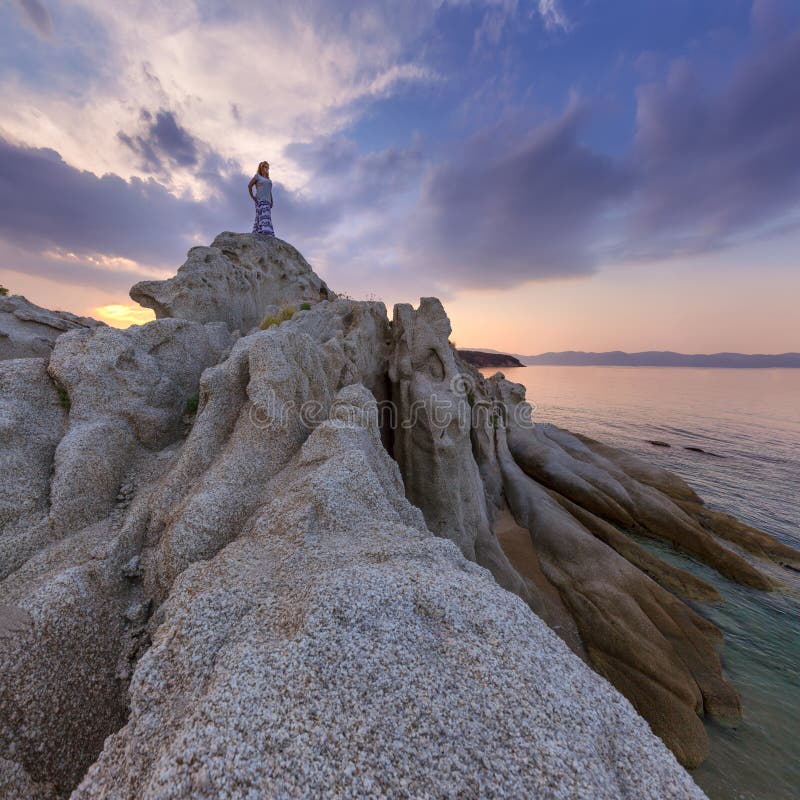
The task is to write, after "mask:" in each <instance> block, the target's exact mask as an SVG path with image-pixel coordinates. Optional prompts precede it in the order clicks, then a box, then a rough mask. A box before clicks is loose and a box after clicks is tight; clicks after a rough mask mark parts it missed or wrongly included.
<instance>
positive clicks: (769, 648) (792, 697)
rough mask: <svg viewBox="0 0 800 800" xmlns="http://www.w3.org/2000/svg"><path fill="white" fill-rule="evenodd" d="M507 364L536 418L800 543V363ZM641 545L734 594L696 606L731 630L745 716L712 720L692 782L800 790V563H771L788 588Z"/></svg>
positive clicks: (763, 799) (730, 654) (785, 794)
mask: <svg viewBox="0 0 800 800" xmlns="http://www.w3.org/2000/svg"><path fill="white" fill-rule="evenodd" d="M496 371H497V370H494V369H485V370H482V372H483V374H484V375H490V374H493V373H494V372H496ZM503 372H504V374H505V376H506V378H508V380H510V381H514V382H516V383H521V384H523V385H524V386H525V388H526V392H527V398H528V401H529V403H530V404H531V406H532V407H533V419H534V420H535V421H537V422H552V423H555V424H556V425H559V426H561V427H564V428H567V429H569V430H571V431H574V432H577V433H583V434H586V435H587V436H590V437H592V438H594V439H598V440H600V441H602V442H605V443H607V444H611V445H614V446H616V447H621V448H624V449H626V450H629V451H630V452H632V453H635V454H637V455H639V456H642V457H644V458H646V459H648V460H649V461H650V462H652V463H654V464H658V465H659V466H661V467H664V468H666V469H668V470H671V471H673V472H675V473H677V474H678V475H680V476H681V477H683V478H684V479H685V480H686V481H687V482H688V483H689V484H690V485H691V486H692V487H693V488H694V489H695V490H696V491H697V492H698V494H699V495H700V496H701V497H702V498H703V499H704V500H705V502H706V503H707V504H708V505H709V506H711V507H712V508H716V509H720V510H722V511H727V512H728V513H731V514H734V515H735V516H737V517H738V518H739V519H741V520H742V521H744V522H747V523H748V524H750V525H753V526H755V527H757V528H760V529H761V530H762V531H765V532H767V533H769V534H771V535H772V536H774V537H775V538H777V539H779V540H780V541H782V542H784V543H786V544H788V545H790V546H793V547H795V548H797V549H800V369H707V368H696V367H695V368H692V367H688V368H683V367H558V366H535V367H524V368H515V369H508V368H507V369H504V370H503ZM650 440H657V441H661V442H665V443H666V444H668V445H669V447H663V446H654V445H652V444H650ZM690 447H691V448H699V450H702V451H703V452H698V451H697V450H689V449H687V448H690ZM639 541H640V542H641V543H642V544H645V545H646V546H647V547H648V548H649V549H650V550H651V551H652V552H654V553H656V554H657V555H659V556H661V557H662V558H665V559H666V560H668V561H670V562H672V563H674V564H676V565H678V566H681V567H683V568H684V569H687V570H688V571H690V572H692V573H694V574H695V575H698V576H700V577H701V578H704V579H705V580H706V581H708V582H709V583H711V584H713V585H714V586H716V588H717V589H718V590H719V592H720V594H721V595H722V596H723V598H724V602H722V603H717V604H692V605H693V607H694V608H695V609H696V610H697V611H698V612H699V613H701V614H702V615H703V616H705V617H706V618H707V619H709V620H711V621H712V622H713V623H715V624H716V625H717V626H718V627H719V628H721V629H722V631H723V633H724V635H725V645H724V649H723V651H722V664H723V669H724V670H725V674H726V675H727V677H728V679H729V680H730V681H731V682H732V683H733V685H734V686H735V687H736V688H737V690H738V691H739V693H740V695H741V699H742V706H743V709H744V715H743V718H742V720H741V721H740V722H739V723H738V724H736V725H735V726H724V725H721V724H718V723H714V722H708V723H707V730H708V733H709V736H710V740H711V755H710V757H709V759H708V760H707V761H706V762H705V763H704V764H703V765H701V766H700V767H699V768H698V769H696V770H694V771H693V772H692V775H693V777H694V779H695V780H696V781H697V783H698V784H699V785H700V786H701V787H702V788H703V790H704V791H705V792H706V793H707V794H708V796H709V797H710V798H711V799H712V800H797V798H800V573H798V572H795V571H793V570H789V569H785V568H782V567H778V566H774V567H772V566H770V570H771V574H773V575H774V576H776V577H779V578H780V579H781V580H782V581H783V582H784V583H785V585H786V589H785V591H782V592H770V593H766V592H760V591H756V590H753V589H748V588H747V587H744V586H740V585H738V584H736V583H734V582H732V581H730V580H728V579H726V578H724V577H722V576H721V575H719V574H718V573H716V572H715V571H714V570H713V569H710V568H709V567H707V566H705V565H704V564H702V563H700V562H698V561H696V560H694V559H693V558H691V557H690V556H686V555H684V554H682V553H679V552H676V551H675V550H674V549H672V548H671V547H670V546H668V545H666V544H660V543H656V542H652V541H649V540H639ZM753 560H754V562H755V563H759V564H761V565H762V566H763V565H764V564H763V562H758V560H757V559H753Z"/></svg>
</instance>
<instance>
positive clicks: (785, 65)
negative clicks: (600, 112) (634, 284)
mask: <svg viewBox="0 0 800 800" xmlns="http://www.w3.org/2000/svg"><path fill="white" fill-rule="evenodd" d="M798 75H800V34H794V35H792V36H790V37H787V38H784V39H783V40H781V41H778V42H776V41H772V42H771V44H770V46H769V48H768V49H765V50H764V51H762V52H760V53H758V54H756V55H754V56H753V57H751V58H750V59H749V60H747V61H746V62H744V63H743V64H741V65H740V66H739V68H738V69H737V71H736V73H735V74H734V76H733V77H732V79H731V81H730V82H729V83H728V85H727V86H725V87H724V88H723V89H722V90H721V91H720V92H718V93H712V92H710V91H708V90H707V89H706V88H705V87H704V86H703V83H702V80H701V79H700V77H699V76H698V75H697V74H696V72H695V71H694V70H693V69H692V67H691V65H689V64H688V63H686V62H679V63H677V64H675V65H673V68H672V70H671V73H670V76H669V78H668V80H667V81H666V82H665V83H663V84H655V83H651V84H648V85H646V86H643V87H641V88H640V90H639V94H638V119H637V134H636V140H635V145H634V150H633V154H632V156H631V161H632V166H633V169H634V170H635V171H636V173H637V176H638V184H639V187H640V188H639V191H638V192H637V193H636V195H635V197H634V209H635V210H634V213H633V218H632V220H631V227H630V233H631V236H632V241H631V247H632V250H633V252H632V253H630V255H631V256H632V257H635V258H642V257H644V258H647V257H653V258H664V257H668V256H671V255H674V254H679V253H686V252H703V251H709V250H715V249H719V248H723V247H726V246H727V245H729V244H731V243H732V242H733V241H734V240H739V239H741V238H742V237H748V236H752V235H756V234H757V233H759V231H761V230H763V228H764V227H765V226H767V227H769V226H770V225H771V224H773V223H780V222H781V221H782V220H784V218H785V217H786V216H787V215H791V214H792V212H796V211H797V209H798V197H799V196H800V195H798V191H799V190H800V148H798V144H797V143H798V142H800V82H799V81H798V79H797V76H798Z"/></svg>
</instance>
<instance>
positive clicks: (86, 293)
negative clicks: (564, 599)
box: [0, 0, 800, 354]
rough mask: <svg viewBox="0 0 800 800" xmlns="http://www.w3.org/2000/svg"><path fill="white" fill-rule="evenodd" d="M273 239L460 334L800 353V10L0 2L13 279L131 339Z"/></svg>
mask: <svg viewBox="0 0 800 800" xmlns="http://www.w3.org/2000/svg"><path fill="white" fill-rule="evenodd" d="M263 159H266V160H268V161H269V162H270V164H271V176H272V178H273V181H274V192H273V194H274V198H275V206H274V209H273V221H274V224H275V229H276V233H277V235H278V236H280V237H281V238H282V239H285V240H287V241H289V242H291V243H292V244H294V245H295V246H296V247H297V248H298V249H299V250H300V251H301V252H302V253H303V254H304V255H305V256H306V258H308V260H309V261H310V262H311V263H312V265H313V266H314V268H315V269H316V270H317V272H318V273H319V274H320V275H321V276H322V277H324V278H325V280H326V281H327V282H328V284H329V285H330V286H331V288H332V289H334V291H340V292H345V293H347V294H349V295H350V296H352V297H354V298H356V299H380V300H383V301H384V302H385V303H386V304H387V306H389V307H390V313H391V305H392V304H393V303H396V302H411V303H414V304H416V303H417V302H418V299H419V297H421V296H430V295H435V296H438V297H440V298H441V299H442V301H443V302H444V303H445V306H446V308H447V310H448V313H449V314H450V318H451V320H452V323H453V339H454V340H455V341H456V342H457V344H458V346H461V347H487V348H494V349H497V350H504V351H508V352H514V353H521V354H533V353H540V352H545V351H550V350H570V349H574V350H595V351H598V350H613V349H620V350H628V351H634V350H653V349H655V350H667V349H668V350H678V351H681V352H693V353H697V352H718V351H738V352H746V353H757V352H762V353H763V352H786V351H800V312H798V300H800V3H798V2H796V0H615V1H614V2H612V3H609V2H601V0H404V2H402V3H398V2H396V1H394V0H375V2H367V0H347V2H345V1H344V0H327V2H323V1H322V0H294V2H292V3H285V2H278V1H277V0H265V2H259V3H255V2H240V1H237V0H234V1H233V2H227V3H222V2H217V1H216V0H208V1H203V2H200V1H199V0H196V1H190V0H174V1H173V2H170V3H169V4H164V3H162V2H161V0H158V1H156V0H132V1H131V2H128V3H125V4H116V3H114V4H111V3H108V2H107V1H106V0H71V2H61V0H4V2H2V3H0V284H2V285H4V286H6V287H7V288H8V289H9V290H10V291H12V292H14V293H18V294H24V295H25V296H27V297H28V299H30V300H31V301H33V302H35V303H38V304H39V305H43V306H46V307H49V308H63V309H67V310H70V311H73V312H76V313H80V314H90V315H92V316H95V317H98V318H101V319H103V320H105V321H106V322H109V323H111V324H116V325H120V326H125V325H128V324H131V323H141V322H144V321H146V320H148V319H150V318H152V314H151V312H147V311H144V310H143V309H140V308H139V307H138V306H136V304H135V303H133V301H131V300H130V298H129V297H128V294H127V292H128V289H129V287H130V286H131V285H132V284H133V283H135V282H136V281H139V280H143V279H147V278H166V277H168V276H170V275H171V274H173V273H174V272H175V270H176V269H177V267H178V266H180V264H182V263H183V261H184V260H185V255H186V251H187V250H188V249H189V248H190V247H192V246H193V245H196V244H208V243H210V241H211V240H212V239H213V238H214V236H215V235H216V234H217V233H219V232H220V231H223V230H233V231H249V230H250V228H251V227H252V218H253V204H252V202H251V201H250V200H249V199H248V197H247V196H246V192H247V182H248V180H249V179H250V177H252V175H253V174H254V172H255V169H256V165H257V164H258V162H259V161H261V160H263Z"/></svg>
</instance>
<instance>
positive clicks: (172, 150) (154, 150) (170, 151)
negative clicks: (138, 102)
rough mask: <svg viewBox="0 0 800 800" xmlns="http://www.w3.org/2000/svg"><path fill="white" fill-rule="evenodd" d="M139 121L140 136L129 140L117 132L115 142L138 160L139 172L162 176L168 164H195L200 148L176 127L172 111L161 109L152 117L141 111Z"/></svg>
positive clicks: (186, 165) (191, 138)
mask: <svg viewBox="0 0 800 800" xmlns="http://www.w3.org/2000/svg"><path fill="white" fill-rule="evenodd" d="M141 119H142V122H143V123H144V132H143V133H140V134H135V135H133V136H129V135H128V134H127V133H124V132H123V131H119V132H118V133H117V138H118V139H119V140H120V141H121V142H122V143H123V144H124V145H126V146H127V147H129V148H130V149H131V150H132V151H133V152H134V153H136V154H137V155H138V156H139V158H140V161H141V165H142V168H143V169H145V170H147V171H149V172H162V171H163V170H164V168H165V166H168V165H169V164H176V165H178V166H181V167H192V166H194V165H196V164H197V162H198V160H199V151H200V144H199V142H198V141H197V140H196V139H195V138H194V136H192V135H191V134H190V133H189V131H187V130H186V128H184V127H183V126H182V125H180V124H179V123H178V121H177V119H176V118H175V114H174V113H173V112H172V111H167V110H166V109H161V110H160V111H157V112H156V114H155V115H153V114H151V113H150V112H149V111H147V110H146V109H142V114H141Z"/></svg>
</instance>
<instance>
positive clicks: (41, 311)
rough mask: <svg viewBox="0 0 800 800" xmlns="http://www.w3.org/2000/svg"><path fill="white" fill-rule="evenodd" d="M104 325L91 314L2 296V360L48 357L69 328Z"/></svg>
mask: <svg viewBox="0 0 800 800" xmlns="http://www.w3.org/2000/svg"><path fill="white" fill-rule="evenodd" d="M101 326H104V323H102V322H98V321H97V320H96V319H92V318H91V317H80V316H77V315H76V314H70V313H69V312H67V311H50V310H48V309H46V308H42V307H41V306H37V305H35V304H34V303H31V302H30V301H29V300H26V299H25V298H24V297H22V296H21V295H11V296H10V297H0V361H2V360H3V359H7V358H35V357H37V356H44V357H46V356H48V355H49V354H50V351H51V350H52V349H53V345H54V344H55V341H56V339H57V338H58V337H59V336H61V334H62V333H64V332H65V331H73V330H82V329H88V328H97V327H101Z"/></svg>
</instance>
